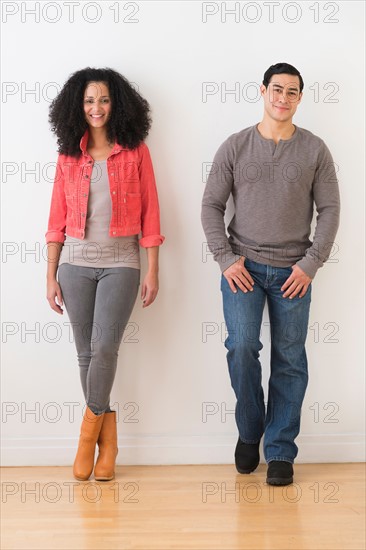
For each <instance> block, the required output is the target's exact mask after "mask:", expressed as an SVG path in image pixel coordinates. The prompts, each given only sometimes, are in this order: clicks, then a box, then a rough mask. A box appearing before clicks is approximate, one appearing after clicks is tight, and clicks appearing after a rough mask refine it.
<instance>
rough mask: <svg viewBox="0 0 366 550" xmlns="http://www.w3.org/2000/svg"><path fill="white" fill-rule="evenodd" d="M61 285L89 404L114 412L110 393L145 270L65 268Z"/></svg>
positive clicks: (60, 270) (96, 409)
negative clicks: (119, 351) (122, 343)
mask: <svg viewBox="0 0 366 550" xmlns="http://www.w3.org/2000/svg"><path fill="white" fill-rule="evenodd" d="M58 282H59V285H60V288H61V292H62V297H63V301H64V305H65V309H66V311H67V314H68V316H69V319H70V322H71V325H72V330H73V335H74V340H75V345H76V351H77V357H78V362H79V368H80V379H81V385H82V388H83V392H84V396H85V401H86V404H87V405H88V407H89V409H91V410H92V411H93V413H94V414H96V415H100V414H102V413H103V412H108V411H110V410H111V409H110V393H111V390H112V386H113V382H114V378H115V374H116V369H117V359H118V350H119V347H120V343H121V340H122V336H123V332H124V330H125V327H126V325H127V323H128V320H129V318H130V315H131V313H132V310H133V306H134V304H135V301H136V297H137V292H138V288H139V285H140V270H139V269H134V268H132V267H111V268H95V267H83V266H78V265H74V264H68V263H63V264H61V265H60V266H59V268H58Z"/></svg>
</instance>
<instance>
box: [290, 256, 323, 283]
mask: <svg viewBox="0 0 366 550" xmlns="http://www.w3.org/2000/svg"><path fill="white" fill-rule="evenodd" d="M296 265H297V266H299V268H300V269H302V270H303V271H304V273H306V275H308V276H309V277H310V278H311V279H314V277H315V275H316V272H317V271H318V269H319V267H321V266H319V265H317V264H316V263H315V262H313V260H311V259H310V258H309V257H308V256H305V257H304V258H301V260H299V261H298V262H296Z"/></svg>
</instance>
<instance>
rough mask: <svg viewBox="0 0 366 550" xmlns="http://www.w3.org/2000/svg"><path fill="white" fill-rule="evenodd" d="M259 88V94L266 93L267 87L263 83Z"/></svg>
mask: <svg viewBox="0 0 366 550" xmlns="http://www.w3.org/2000/svg"><path fill="white" fill-rule="evenodd" d="M259 89H260V92H261V95H262V96H263V95H264V94H265V93H266V90H267V88H266V87H265V85H264V84H261V85H260V87H259Z"/></svg>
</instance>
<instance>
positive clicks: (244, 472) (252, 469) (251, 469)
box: [235, 462, 259, 474]
mask: <svg viewBox="0 0 366 550" xmlns="http://www.w3.org/2000/svg"><path fill="white" fill-rule="evenodd" d="M258 465H259V462H258V464H257V465H256V466H254V468H249V469H246V470H243V469H242V468H239V467H238V466H237V465H236V464H235V467H236V469H237V470H238V472H239V474H250V473H252V472H254V470H256V469H257V468H258Z"/></svg>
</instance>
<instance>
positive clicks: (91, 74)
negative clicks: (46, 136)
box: [48, 67, 151, 157]
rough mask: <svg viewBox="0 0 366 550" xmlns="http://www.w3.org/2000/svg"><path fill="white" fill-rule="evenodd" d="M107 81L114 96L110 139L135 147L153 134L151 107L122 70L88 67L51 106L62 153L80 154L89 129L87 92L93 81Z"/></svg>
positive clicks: (76, 75)
mask: <svg viewBox="0 0 366 550" xmlns="http://www.w3.org/2000/svg"><path fill="white" fill-rule="evenodd" d="M102 81H103V82H105V83H106V84H107V86H108V89H109V95H110V98H111V104H112V105H111V115H110V117H109V118H108V121H107V128H106V129H107V139H108V140H109V141H111V142H112V143H113V142H114V141H117V143H119V144H120V145H122V146H123V147H126V148H128V149H135V148H136V147H137V146H138V145H139V144H140V143H141V142H142V141H144V139H145V138H146V136H147V135H148V133H149V129H150V126H151V117H150V106H149V104H148V102H147V101H146V99H144V98H143V97H142V96H141V95H140V94H139V93H138V92H137V91H136V90H135V89H134V88H133V87H132V85H131V84H130V83H129V81H128V80H127V79H126V78H125V77H124V76H122V75H121V74H120V73H118V72H116V71H114V70H113V69H110V68H108V67H106V68H103V69H94V68H92V67H86V68H85V69H82V70H80V71H76V72H75V73H73V74H72V75H71V76H70V78H69V79H68V80H67V82H66V83H65V84H64V86H63V88H62V90H61V91H60V93H59V94H58V95H57V97H55V99H54V100H53V101H52V103H51V105H50V108H49V109H50V111H49V119H48V120H49V123H50V124H51V130H52V132H54V133H55V134H56V136H57V144H58V152H59V153H62V154H65V155H70V156H73V157H78V156H80V155H81V151H80V140H81V138H82V136H83V135H84V133H85V130H86V129H87V128H88V123H87V121H86V120H85V114H84V107H83V104H84V92H85V89H86V87H87V85H88V83H89V82H102Z"/></svg>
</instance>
